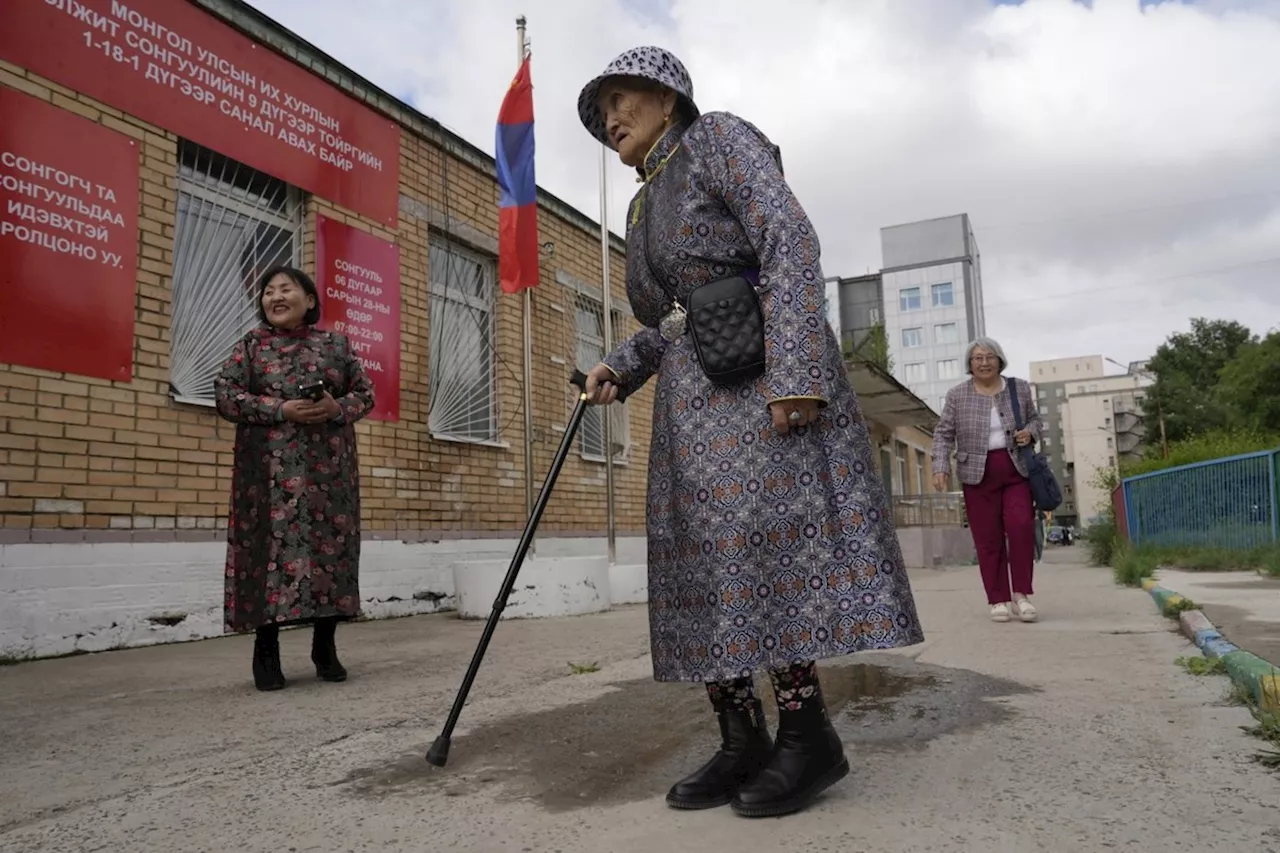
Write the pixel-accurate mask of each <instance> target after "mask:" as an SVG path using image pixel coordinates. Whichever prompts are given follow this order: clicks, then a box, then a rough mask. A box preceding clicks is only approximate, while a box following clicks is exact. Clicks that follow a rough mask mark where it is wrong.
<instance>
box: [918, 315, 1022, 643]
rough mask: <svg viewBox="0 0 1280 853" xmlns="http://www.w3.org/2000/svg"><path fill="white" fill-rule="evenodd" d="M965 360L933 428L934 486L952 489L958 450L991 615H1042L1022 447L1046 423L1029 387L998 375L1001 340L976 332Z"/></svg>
mask: <svg viewBox="0 0 1280 853" xmlns="http://www.w3.org/2000/svg"><path fill="white" fill-rule="evenodd" d="M965 360H966V363H967V365H968V366H967V367H966V372H968V373H969V374H970V375H971V376H972V378H971V379H969V381H967V382H962V383H961V384H959V385H957V386H956V387H954V388H952V389H951V390H950V391H948V392H947V402H946V404H945V405H944V406H943V409H942V417H941V419H940V420H939V421H938V426H937V427H936V428H935V429H934V431H933V487H934V488H935V489H936V490H938V491H939V492H943V491H946V490H947V489H948V488H949V486H948V481H949V479H950V477H951V453H952V451H955V455H956V473H957V474H958V476H959V478H960V483H961V485H962V486H963V489H964V506H965V512H966V514H967V515H968V517H969V530H970V532H971V533H972V534H973V544H974V547H975V548H976V549H977V551H978V566H979V568H980V569H981V572H982V584H983V586H984V587H986V592H987V602H988V604H990V606H991V619H992V620H993V621H995V622H1008V621H1009V619H1010V618H1011V616H1016V617H1018V618H1019V619H1021V620H1022V621H1023V622H1034V621H1036V619H1037V618H1038V613H1037V611H1036V608H1035V606H1034V605H1032V603H1031V601H1030V600H1029V596H1030V595H1032V594H1033V591H1032V583H1031V581H1032V572H1033V564H1034V561H1035V549H1036V542H1035V536H1036V531H1035V526H1036V516H1035V513H1036V510H1035V509H1034V507H1033V506H1032V500H1031V486H1030V484H1029V483H1028V482H1027V478H1028V476H1029V474H1030V472H1029V470H1028V468H1027V462H1026V458H1025V454H1024V453H1023V452H1022V450H1021V449H1022V448H1026V447H1031V446H1033V444H1034V442H1036V441H1038V440H1039V438H1040V430H1041V429H1042V426H1043V424H1042V422H1041V420H1040V414H1039V411H1038V410H1037V409H1036V405H1035V400H1034V398H1033V397H1032V395H1031V386H1030V385H1028V384H1027V383H1026V382H1024V381H1022V380H1017V379H1012V378H1011V379H1005V378H1004V377H1003V376H1002V375H1001V374H1002V373H1003V372H1004V370H1005V368H1006V367H1007V366H1008V363H1007V362H1006V360H1005V357H1004V350H1003V349H1001V348H1000V345H999V344H998V343H996V342H995V341H993V340H992V339H991V338H978V339H977V340H975V341H974V342H973V343H971V344H969V349H968V352H967V354H966V357H965ZM1015 395H1016V396H1015ZM1015 405H1016V407H1017V410H1018V411H1017V414H1016V415H1015V411H1014V408H1015ZM1011 577H1012V583H1010V580H1011Z"/></svg>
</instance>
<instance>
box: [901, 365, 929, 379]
mask: <svg viewBox="0 0 1280 853" xmlns="http://www.w3.org/2000/svg"><path fill="white" fill-rule="evenodd" d="M913 367H914V368H919V370H912V368H913ZM913 374H914V375H913ZM902 378H903V381H905V382H927V381H928V379H929V366H928V365H927V364H925V362H923V361H913V362H910V363H908V364H904V365H903V366H902Z"/></svg>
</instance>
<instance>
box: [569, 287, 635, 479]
mask: <svg viewBox="0 0 1280 853" xmlns="http://www.w3.org/2000/svg"><path fill="white" fill-rule="evenodd" d="M574 299H575V301H574V306H573V308H574V310H573V319H574V332H575V336H576V339H577V347H578V354H577V355H578V367H579V369H580V370H582V371H584V372H585V371H588V370H590V369H591V368H593V367H595V366H596V365H597V364H599V363H600V361H601V359H603V358H604V357H605V355H607V353H606V352H605V351H604V307H603V306H602V305H601V303H600V300H599V299H596V298H594V297H591V296H587V295H586V294H584V293H577V294H575V295H574ZM611 313H612V314H613V332H614V335H615V337H616V336H617V332H618V330H619V329H620V328H622V315H621V314H620V313H618V312H617V311H613V312H611ZM606 415H607V416H608V417H609V430H610V432H611V433H612V434H611V435H610V438H611V439H612V441H613V458H614V459H615V460H616V461H624V460H625V459H626V456H627V451H628V449H629V448H630V446H631V429H630V422H629V419H628V418H627V407H626V406H625V405H618V404H617V403H615V404H614V405H612V406H590V407H588V408H587V411H586V413H585V414H584V415H583V417H582V427H581V428H580V429H579V431H578V450H579V452H580V453H581V454H582V455H583V457H584V458H587V459H592V460H597V461H600V462H603V461H604V419H605V417H606Z"/></svg>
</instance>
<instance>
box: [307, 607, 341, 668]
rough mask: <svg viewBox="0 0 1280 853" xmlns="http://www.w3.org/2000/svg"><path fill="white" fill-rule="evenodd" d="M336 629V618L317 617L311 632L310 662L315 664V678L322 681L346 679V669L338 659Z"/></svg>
mask: <svg viewBox="0 0 1280 853" xmlns="http://www.w3.org/2000/svg"><path fill="white" fill-rule="evenodd" d="M337 631H338V619H337V617H336V616H331V617H328V618H325V619H317V620H316V622H315V628H314V629H313V632H312V634H311V662H312V663H314V664H315V665H316V678H319V679H321V680H322V681H334V682H336V681H346V680H347V670H346V667H344V666H343V665H342V664H341V663H340V662H339V661H338V647H337V644H336V643H335V641H334V635H335V634H336V633H337Z"/></svg>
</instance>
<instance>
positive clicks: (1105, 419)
mask: <svg viewBox="0 0 1280 853" xmlns="http://www.w3.org/2000/svg"><path fill="white" fill-rule="evenodd" d="M1103 420H1104V421H1105V422H1106V425H1107V426H1111V418H1103Z"/></svg>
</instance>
